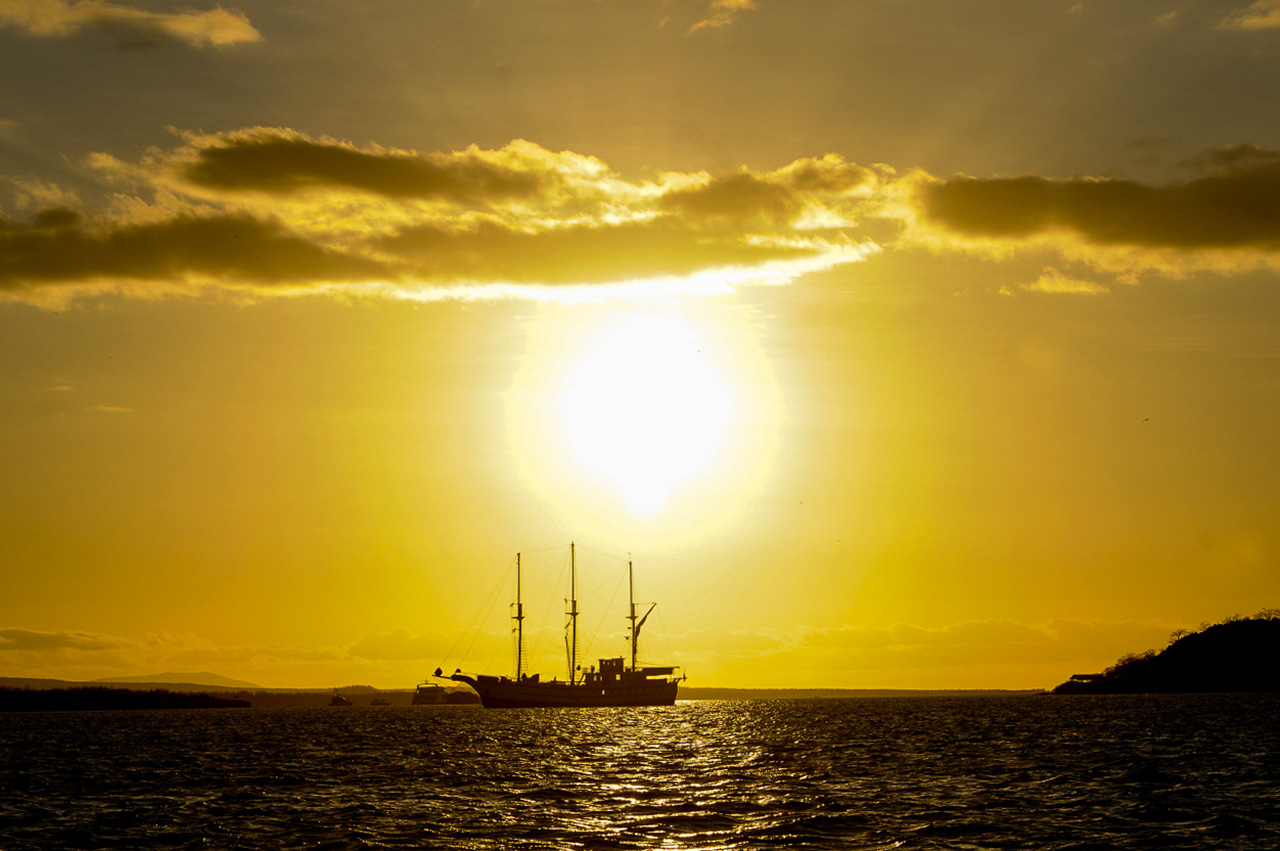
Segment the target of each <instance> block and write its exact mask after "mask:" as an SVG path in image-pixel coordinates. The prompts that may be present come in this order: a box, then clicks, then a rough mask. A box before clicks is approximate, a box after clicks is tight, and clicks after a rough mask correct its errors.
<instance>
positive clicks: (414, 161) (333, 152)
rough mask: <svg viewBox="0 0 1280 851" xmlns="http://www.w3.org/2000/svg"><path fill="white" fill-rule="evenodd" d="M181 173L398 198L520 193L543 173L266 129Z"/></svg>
mask: <svg viewBox="0 0 1280 851" xmlns="http://www.w3.org/2000/svg"><path fill="white" fill-rule="evenodd" d="M184 176H185V177H186V179H188V180H190V181H191V182H192V183H195V184H196V185H198V186H203V187H205V188H209V189H218V190H242V191H243V190H250V191H255V192H265V193H272V194H291V193H296V192H302V191H304V190H307V189H335V188H342V189H355V190H358V191H361V192H368V193H370V194H373V195H380V196H382V197H385V198H394V199H399V200H407V199H428V200H429V199H443V200H448V201H453V202H459V203H476V202H487V201H499V200H509V199H513V198H526V197H529V196H532V195H534V194H536V193H537V192H538V191H539V190H540V189H541V188H543V186H544V185H545V184H546V183H547V182H548V181H549V179H550V177H549V175H545V174H541V173H538V172H525V171H517V170H514V169H511V168H507V167H505V166H502V165H499V164H495V163H492V162H487V161H485V160H483V159H481V158H479V157H475V156H467V155H466V154H461V155H453V156H450V155H447V154H426V155H422V154H409V153H392V152H384V151H373V152H369V151H361V150H359V149H356V148H353V147H350V146H347V145H342V144H339V143H336V142H334V143H326V142H323V141H315V140H312V139H308V138H305V137H297V136H284V135H278V134H275V133H272V132H268V131H264V132H261V133H257V134H253V135H248V136H239V137H235V138H232V139H230V140H228V141H226V142H223V143H221V144H218V145H213V146H210V147H204V148H201V149H199V151H198V154H197V159H196V161H195V162H194V163H192V164H190V165H189V166H187V167H186V169H185V172H184Z"/></svg>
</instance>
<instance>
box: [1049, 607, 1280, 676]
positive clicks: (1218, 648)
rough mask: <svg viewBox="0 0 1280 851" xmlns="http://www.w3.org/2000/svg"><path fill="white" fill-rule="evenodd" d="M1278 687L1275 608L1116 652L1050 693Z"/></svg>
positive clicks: (1279, 626)
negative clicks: (1155, 646)
mask: <svg viewBox="0 0 1280 851" xmlns="http://www.w3.org/2000/svg"><path fill="white" fill-rule="evenodd" d="M1271 691H1280V612H1278V611H1273V610H1268V611H1264V612H1262V613H1261V614H1258V615H1256V616H1254V617H1252V618H1229V619H1228V620H1226V621H1224V622H1223V623H1219V624H1213V625H1211V626H1206V627H1204V628H1203V629H1201V630H1199V631H1197V632H1192V633H1186V634H1181V633H1175V636H1174V641H1173V643H1172V644H1170V645H1169V646H1168V647H1166V648H1165V649H1164V650H1162V651H1160V652H1159V653H1157V652H1156V651H1154V650H1148V651H1147V652H1146V653H1138V654H1130V655H1128V656H1124V657H1121V658H1120V660H1119V661H1117V662H1116V663H1115V664H1114V665H1112V666H1111V667H1110V668H1107V669H1106V670H1105V671H1103V672H1102V673H1101V674H1076V675H1075V676H1073V677H1072V678H1071V679H1070V680H1068V681H1067V682H1065V683H1063V684H1062V685H1060V686H1058V687H1057V688H1055V689H1054V690H1053V693H1054V694H1146V693H1162V692H1271Z"/></svg>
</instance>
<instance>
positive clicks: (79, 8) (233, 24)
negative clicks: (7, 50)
mask: <svg viewBox="0 0 1280 851" xmlns="http://www.w3.org/2000/svg"><path fill="white" fill-rule="evenodd" d="M6 25H7V26H11V27H16V28H18V29H21V30H25V31H26V32H28V33H30V34H31V35H35V36H41V37H46V38H60V37H66V36H69V35H73V34H75V33H76V32H79V31H80V30H83V29H86V28H99V29H116V30H120V31H123V32H126V33H129V34H130V35H131V36H132V38H133V40H132V41H130V42H128V45H129V46H134V47H136V46H149V43H150V42H154V41H155V40H157V39H160V40H165V39H167V40H172V41H178V42H181V43H183V44H186V45H188V46H190V47H198V48H202V47H227V46H230V45H233V44H239V43H243V42H253V41H261V40H262V34H261V33H259V32H258V31H257V30H256V29H254V27H253V25H252V24H250V23H249V19H248V18H247V17H245V15H244V14H243V13H242V12H238V11H234V10H231V9H225V8H223V7H221V6H218V7H215V8H213V9H210V10H208V11H189V12H174V13H165V12H151V11H147V10H145V9H139V8H137V7H136V6H127V5H122V4H119V3H111V2H108V0H5V2H4V3H3V4H0V26H6ZM139 39H142V40H143V41H139Z"/></svg>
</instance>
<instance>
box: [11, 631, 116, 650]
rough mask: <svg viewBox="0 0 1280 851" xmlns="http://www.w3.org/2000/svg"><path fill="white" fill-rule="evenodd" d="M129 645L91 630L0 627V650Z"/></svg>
mask: <svg viewBox="0 0 1280 851" xmlns="http://www.w3.org/2000/svg"><path fill="white" fill-rule="evenodd" d="M127 645H128V642H127V641H125V640H124V639H121V638H116V637H113V636H107V635H99V634H95V633H91V632H75V631H68V630H59V631H55V632H42V631H39V630H34V629H13V628H10V629H0V652H23V651H51V650H93V651H97V650H116V649H118V648H120V647H123V646H127Z"/></svg>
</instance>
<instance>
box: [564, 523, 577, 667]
mask: <svg viewBox="0 0 1280 851" xmlns="http://www.w3.org/2000/svg"><path fill="white" fill-rule="evenodd" d="M567 614H568V615H569V623H568V627H569V635H567V636H565V641H566V642H567V643H568V645H569V685H573V684H574V682H576V680H577V676H578V674H577V671H578V566H577V562H576V561H575V558H574V545H573V542H572V541H570V542H569V611H568V612H567Z"/></svg>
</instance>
